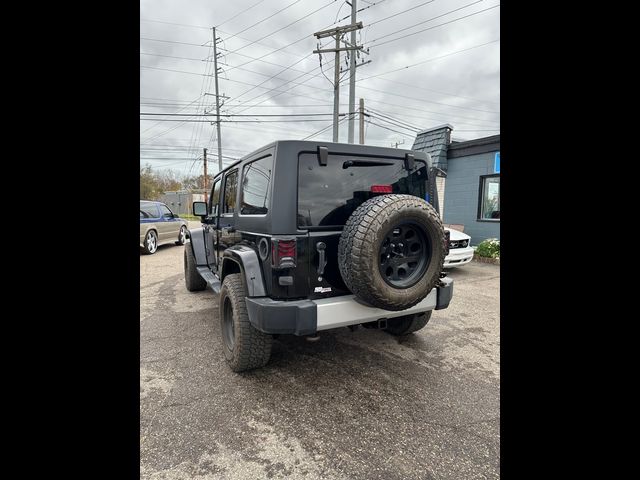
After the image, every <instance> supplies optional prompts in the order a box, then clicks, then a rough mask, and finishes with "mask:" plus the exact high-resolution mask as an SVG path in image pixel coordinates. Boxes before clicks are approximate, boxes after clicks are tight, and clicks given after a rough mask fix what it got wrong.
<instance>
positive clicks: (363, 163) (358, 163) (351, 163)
mask: <svg viewBox="0 0 640 480" xmlns="http://www.w3.org/2000/svg"><path fill="white" fill-rule="evenodd" d="M381 165H393V162H376V161H373V160H347V161H346V162H344V163H343V164H342V168H349V167H379V166H381Z"/></svg>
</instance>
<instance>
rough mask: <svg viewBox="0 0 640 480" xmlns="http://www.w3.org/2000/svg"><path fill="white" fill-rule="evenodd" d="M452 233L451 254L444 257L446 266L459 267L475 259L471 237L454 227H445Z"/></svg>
mask: <svg viewBox="0 0 640 480" xmlns="http://www.w3.org/2000/svg"><path fill="white" fill-rule="evenodd" d="M445 230H447V231H448V232H449V234H450V235H451V237H450V241H449V255H447V256H446V257H445V259H444V268H451V267H459V266H460V265H464V264H465V263H469V262H470V261H471V259H473V248H471V237H470V236H469V235H467V234H466V233H462V232H461V231H459V230H454V229H453V228H445Z"/></svg>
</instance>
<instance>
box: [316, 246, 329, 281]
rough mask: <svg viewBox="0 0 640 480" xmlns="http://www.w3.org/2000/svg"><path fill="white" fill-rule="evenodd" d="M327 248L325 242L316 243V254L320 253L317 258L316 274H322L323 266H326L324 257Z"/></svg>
mask: <svg viewBox="0 0 640 480" xmlns="http://www.w3.org/2000/svg"><path fill="white" fill-rule="evenodd" d="M326 248H327V244H326V243H324V242H318V243H316V250H318V254H319V255H320V259H319V260H318V275H322V274H323V273H324V267H326V266H327V259H326V257H325V250H326Z"/></svg>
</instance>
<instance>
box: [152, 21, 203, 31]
mask: <svg viewBox="0 0 640 480" xmlns="http://www.w3.org/2000/svg"><path fill="white" fill-rule="evenodd" d="M140 21H141V22H148V23H164V24H165V25H177V26H180V27H191V28H203V29H205V30H208V29H209V27H203V26H201V25H188V24H185V23H174V22H163V21H161V20H149V19H146V18H141V19H140Z"/></svg>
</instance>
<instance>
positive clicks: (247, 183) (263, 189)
mask: <svg viewBox="0 0 640 480" xmlns="http://www.w3.org/2000/svg"><path fill="white" fill-rule="evenodd" d="M272 169H273V157H271V156H268V157H265V158H261V159H260V160H256V161H255V162H251V163H248V164H246V165H245V166H244V168H243V169H242V203H241V208H240V213H241V214H243V215H264V214H266V213H267V212H268V211H269V207H268V205H269V190H270V188H269V187H270V186H271V171H272Z"/></svg>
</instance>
